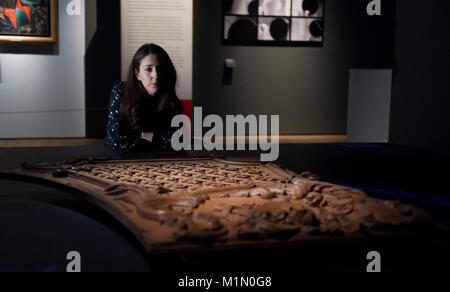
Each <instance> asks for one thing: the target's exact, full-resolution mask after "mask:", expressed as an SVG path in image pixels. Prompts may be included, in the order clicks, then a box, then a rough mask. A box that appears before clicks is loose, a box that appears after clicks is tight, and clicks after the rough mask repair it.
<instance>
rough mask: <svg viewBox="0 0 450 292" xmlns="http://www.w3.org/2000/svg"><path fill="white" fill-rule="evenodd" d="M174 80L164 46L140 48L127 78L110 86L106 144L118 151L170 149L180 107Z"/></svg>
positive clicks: (173, 73)
mask: <svg viewBox="0 0 450 292" xmlns="http://www.w3.org/2000/svg"><path fill="white" fill-rule="evenodd" d="M176 82H177V73H176V70H175V67H174V65H173V63H172V60H171V59H170V57H169V55H168V54H167V52H166V51H164V49H163V48H161V47H160V46H158V45H155V44H145V45H143V46H142V47H141V48H139V50H138V51H137V52H136V54H135V56H134V58H133V60H132V61H131V64H130V67H129V70H128V76H127V82H126V83H119V84H116V85H115V86H114V88H113V90H112V94H111V101H110V105H109V112H108V129H107V136H106V139H105V144H106V145H107V146H109V147H111V148H112V149H113V150H116V151H120V152H130V151H155V150H170V149H171V137H172V134H173V130H174V129H171V121H172V118H173V117H174V116H176V115H178V114H181V112H182V110H183V104H182V103H181V101H180V100H179V99H178V97H177V95H176V93H175V86H176Z"/></svg>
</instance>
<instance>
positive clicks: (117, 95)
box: [111, 81, 125, 100]
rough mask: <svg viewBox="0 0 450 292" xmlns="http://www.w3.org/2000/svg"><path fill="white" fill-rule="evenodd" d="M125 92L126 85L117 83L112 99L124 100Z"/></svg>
mask: <svg viewBox="0 0 450 292" xmlns="http://www.w3.org/2000/svg"><path fill="white" fill-rule="evenodd" d="M124 92H125V83H124V82H122V81H121V82H117V83H115V84H114V85H113V87H112V90H111V97H112V98H113V99H119V100H121V99H122V98H123V95H124Z"/></svg>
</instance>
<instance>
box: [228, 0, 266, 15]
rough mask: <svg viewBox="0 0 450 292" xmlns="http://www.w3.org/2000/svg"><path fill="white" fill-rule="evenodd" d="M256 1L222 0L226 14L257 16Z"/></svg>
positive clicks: (257, 5) (257, 4)
mask: <svg viewBox="0 0 450 292" xmlns="http://www.w3.org/2000/svg"><path fill="white" fill-rule="evenodd" d="M258 2H259V1H258V0H224V11H225V13H226V14H234V15H258V7H259V3H258Z"/></svg>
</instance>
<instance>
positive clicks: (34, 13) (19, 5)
mask: <svg viewBox="0 0 450 292" xmlns="http://www.w3.org/2000/svg"><path fill="white" fill-rule="evenodd" d="M57 2H58V1H57V0H0V42H31V43H54V42H56V41H57V23H58V21H57V17H58V10H57V9H58V7H57V6H58V4H57Z"/></svg>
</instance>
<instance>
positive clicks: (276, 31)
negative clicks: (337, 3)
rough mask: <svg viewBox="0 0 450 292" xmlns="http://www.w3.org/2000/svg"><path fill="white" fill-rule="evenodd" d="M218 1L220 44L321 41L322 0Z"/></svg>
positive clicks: (310, 43)
mask: <svg viewBox="0 0 450 292" xmlns="http://www.w3.org/2000/svg"><path fill="white" fill-rule="evenodd" d="M222 1H223V38H222V42H223V44H224V45H263V46H264V45H269V46H273V45H275V46H276V45H278V46H322V45H323V38H324V19H325V15H324V12H325V9H324V5H325V0H222Z"/></svg>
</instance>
